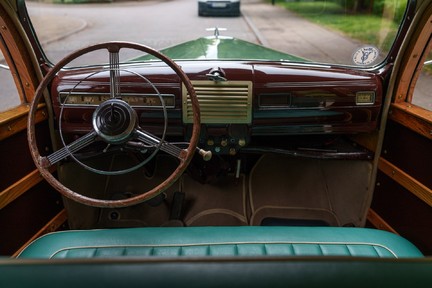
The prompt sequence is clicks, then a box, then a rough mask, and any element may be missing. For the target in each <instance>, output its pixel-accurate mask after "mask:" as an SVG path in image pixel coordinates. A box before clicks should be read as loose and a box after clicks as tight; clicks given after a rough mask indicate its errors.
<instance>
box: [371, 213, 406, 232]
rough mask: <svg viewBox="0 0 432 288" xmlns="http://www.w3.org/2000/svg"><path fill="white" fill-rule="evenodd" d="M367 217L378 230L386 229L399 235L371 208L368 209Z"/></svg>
mask: <svg viewBox="0 0 432 288" xmlns="http://www.w3.org/2000/svg"><path fill="white" fill-rule="evenodd" d="M367 219H368V220H369V222H371V223H372V225H373V226H374V227H376V228H377V229H379V230H384V231H388V232H391V233H394V234H397V235H399V233H397V232H396V230H395V229H393V227H391V226H390V224H388V223H387V222H386V221H385V220H384V219H383V218H381V216H379V215H378V214H377V213H376V212H375V211H374V210H373V209H369V211H368V214H367Z"/></svg>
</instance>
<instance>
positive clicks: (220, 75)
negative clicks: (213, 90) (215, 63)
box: [206, 67, 227, 82]
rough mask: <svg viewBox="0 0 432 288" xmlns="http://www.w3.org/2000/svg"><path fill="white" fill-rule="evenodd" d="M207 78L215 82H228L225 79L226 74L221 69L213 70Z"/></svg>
mask: <svg viewBox="0 0 432 288" xmlns="http://www.w3.org/2000/svg"><path fill="white" fill-rule="evenodd" d="M206 76H207V78H208V79H209V80H210V81H214V82H222V81H227V78H225V73H224V72H223V70H222V69H221V68H219V67H217V68H213V69H211V70H210V72H209V73H207V74H206Z"/></svg>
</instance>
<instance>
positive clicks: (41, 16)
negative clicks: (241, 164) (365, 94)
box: [26, 0, 407, 67]
mask: <svg viewBox="0 0 432 288" xmlns="http://www.w3.org/2000/svg"><path fill="white" fill-rule="evenodd" d="M26 4H27V7H28V12H29V14H30V17H31V19H32V23H33V26H34V28H35V30H36V33H37V35H38V38H39V40H40V42H41V44H42V46H43V49H44V51H45V54H46V56H47V58H48V59H49V60H50V61H51V62H53V63H56V62H57V61H58V60H59V59H61V58H62V57H64V56H65V55H67V54H68V53H70V52H72V51H74V50H76V49H79V48H82V47H84V46H88V45H91V44H96V43H100V42H106V41H114V40H115V41H132V42H137V43H141V44H144V45H147V46H150V47H152V48H155V49H158V50H162V52H164V53H165V54H167V55H168V56H170V57H172V58H174V59H259V60H272V61H274V60H277V61H279V60H282V61H291V62H316V63H328V64H340V65H349V66H358V67H370V66H374V65H377V64H379V63H381V62H382V61H383V60H384V59H385V58H386V55H387V53H388V51H389V49H390V48H391V46H392V44H393V42H394V40H395V37H396V35H397V33H398V29H399V25H400V23H401V21H402V20H403V15H404V13H405V9H406V5H407V3H406V1H404V0H375V1H363V0H327V1H326V0H322V1H313V0H271V1H268V0H241V1H238V0H236V1H234V0H232V1H229V0H227V1H215V0H199V1H197V0H175V1H153V0H146V1H130V2H129V1H124V0H122V1H116V0H92V1H91V0H44V1H37V0H34V1H33V0H26ZM256 45H261V46H265V47H266V48H267V49H266V48H262V47H258V46H256ZM167 48H168V49H167ZM123 57H124V59H140V60H145V59H149V58H150V57H149V58H146V57H142V55H124V56H123ZM89 59H90V60H89ZM89 59H88V60H85V61H93V62H94V63H97V62H98V61H99V62H106V59H105V58H101V59H99V58H98V57H97V56H90V57H89ZM89 64H90V63H89Z"/></svg>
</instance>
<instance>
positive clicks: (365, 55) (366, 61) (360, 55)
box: [353, 46, 379, 66]
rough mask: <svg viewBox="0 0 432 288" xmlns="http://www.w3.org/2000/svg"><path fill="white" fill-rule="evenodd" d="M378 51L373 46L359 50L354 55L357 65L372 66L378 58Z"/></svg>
mask: <svg viewBox="0 0 432 288" xmlns="http://www.w3.org/2000/svg"><path fill="white" fill-rule="evenodd" d="M378 55H379V52H378V49H377V48H375V47H372V46H365V47H361V48H360V49H358V50H357V51H356V52H355V53H354V55H353V61H354V63H355V64H356V65H363V66H366V65H370V64H372V63H373V62H374V61H375V60H376V59H377V58H378Z"/></svg>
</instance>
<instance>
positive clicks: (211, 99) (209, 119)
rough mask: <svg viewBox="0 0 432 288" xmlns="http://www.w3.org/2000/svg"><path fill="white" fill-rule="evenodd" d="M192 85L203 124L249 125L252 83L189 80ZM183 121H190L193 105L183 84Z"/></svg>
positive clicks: (191, 119)
mask: <svg viewBox="0 0 432 288" xmlns="http://www.w3.org/2000/svg"><path fill="white" fill-rule="evenodd" d="M191 82H192V85H193V86H194V88H195V91H196V94H197V97H198V102H199V105H200V110H201V123H203V124H231V123H236V124H239V123H240V124H249V123H251V121H252V82H250V81H220V82H214V81H191ZM182 91H183V95H182V97H183V98H182V103H183V122H184V123H192V122H193V118H192V115H193V114H192V105H191V102H190V98H189V94H188V93H187V90H186V88H185V86H184V85H183V87H182Z"/></svg>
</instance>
